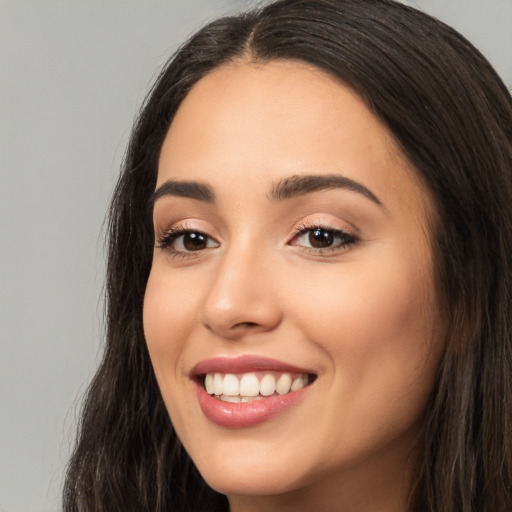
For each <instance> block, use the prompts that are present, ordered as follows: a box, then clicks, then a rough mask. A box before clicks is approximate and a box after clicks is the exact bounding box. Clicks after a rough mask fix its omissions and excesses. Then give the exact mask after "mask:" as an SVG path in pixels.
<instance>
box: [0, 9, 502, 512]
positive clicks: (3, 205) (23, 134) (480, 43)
mask: <svg viewBox="0 0 512 512" xmlns="http://www.w3.org/2000/svg"><path fill="white" fill-rule="evenodd" d="M408 3H411V4H412V5H415V6H417V7H420V8H421V9H423V10H426V11H428V12H430V13H432V14H434V15H436V16H437V17H439V18H441V19H443V20H445V21H447V22H448V23H449V24H451V25H453V26H454V27H455V28H457V29H458V30H459V31H461V32H462V33H463V34H465V35H466V36H467V37H468V38H469V39H470V40H471V41H472V42H473V43H474V44H475V45H476V46H477V47H479V48H480V49H481V50H482V51H483V53H484V54H485V55H486V56H487V57H488V58H489V59H490V60H491V62H492V63H493V64H494V66H495V67H496V68H497V69H498V71H499V73H500V74H501V76H502V77H503V78H504V80H505V82H506V83H507V84H509V85H512V56H511V53H512V31H511V30H510V25H511V22H512V0H485V1H484V0H449V1H445V0H423V1H421V0H417V1H412V0H411V1H410V2H408ZM251 5H255V2H251V1H250V0H245V1H242V0H166V1H163V0H138V1H137V0H0V223H1V224H0V347H1V351H0V512H50V511H57V510H60V488H61V485H62V475H63V470H64V467H65V463H66V460H67V458H68V456H69V451H70V446H71V445H72V441H73V435H74V429H75V425H76V418H77V411H78V410H79V403H80V397H81V396H82V394H83V392H84V390H85V388H86V386H87V383H88V381H89V380H90V378H91V376H92V375H93V372H94V369H95V367H96V364H97V362H98V360H99V357H100V354H101V345H102V321H101V318H102V313H101V289H102V283H103V270H104V265H103V241H104V239H103V231H102V222H103V219H104V214H105V211H106V208H107V205H108V200H109V197H110V194H111V191H112V188H113V186H114V183H115V180H116V177H117V172H118V167H119V164H120V161H121V158H122V155H123V151H124V148H125V145H126V141H127V138H128V134H129V130H130V126H131V124H132V121H133V119H134V116H135V114H136V111H137V107H138V106H139V105H140V103H141V101H142V99H143V97H144V94H145V92H146V91H147V90H148V86H149V84H150V83H151V81H152V79H153V78H154V77H155V74H156V72H157V70H158V69H159V68H160V66H161V65H162V64H163V63H164V62H165V61H166V59H167V58H168V56H169V55H170V54H171V53H172V51H173V50H174V49H175V48H176V45H177V44H178V43H179V42H181V41H183V40H184V39H185V37H186V36H187V35H188V34H190V33H191V32H192V31H193V30H195V29H197V28H199V27H200V26H201V25H202V24H203V23H204V22H206V21H207V20H209V19H211V18H213V17H216V16H218V15H220V14H223V13H227V12H233V11H236V10H239V9H241V8H245V7H248V6H251Z"/></svg>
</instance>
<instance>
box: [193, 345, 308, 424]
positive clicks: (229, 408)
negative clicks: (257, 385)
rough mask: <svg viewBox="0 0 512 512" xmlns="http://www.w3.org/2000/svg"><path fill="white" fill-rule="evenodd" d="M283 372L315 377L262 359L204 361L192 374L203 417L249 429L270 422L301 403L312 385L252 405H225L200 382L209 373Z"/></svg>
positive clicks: (278, 362)
mask: <svg viewBox="0 0 512 512" xmlns="http://www.w3.org/2000/svg"><path fill="white" fill-rule="evenodd" d="M265 370H268V371H280V372H289V373H307V374H314V372H312V371H311V370H308V369H305V368H299V367H297V366H293V365H290V364H288V363H285V362H283V361H278V360H276V359H270V358H267V357H259V356H248V355H244V356H238V357H216V358H211V359H205V360H204V361H201V362H200V363H198V364H197V365H196V366H194V368H193V369H192V371H191V378H192V381H193V383H194V387H195V391H196V396H197V399H198V401H199V406H200V407H201V410H202V412H203V414H204V415H205V416H206V418H208V419H209V420H210V421H211V422H213V423H215V424H217V425H220V426H222V427H227V428H247V427H251V426H254V425H258V424H259V423H263V422H265V421H268V420H270V419H272V418H274V417H275V416H277V415H279V414H281V413H283V412H285V411H287V410H288V409H289V408H290V407H292V406H294V405H296V404H297V403H298V402H300V401H301V400H302V399H303V398H304V396H305V395H306V394H307V393H308V392H309V388H310V387H311V386H306V387H304V388H302V389H299V390H297V391H291V392H289V393H286V394H284V395H272V396H269V397H266V398H263V399H262V400H254V401H251V402H241V403H230V402H223V401H222V400H219V399H217V398H215V397H212V396H210V395H209V394H208V393H207V392H206V390H205V389H204V387H203V386H202V383H201V381H200V379H199V377H200V376H201V375H204V374H205V373H211V372H218V373H246V372H256V371H265Z"/></svg>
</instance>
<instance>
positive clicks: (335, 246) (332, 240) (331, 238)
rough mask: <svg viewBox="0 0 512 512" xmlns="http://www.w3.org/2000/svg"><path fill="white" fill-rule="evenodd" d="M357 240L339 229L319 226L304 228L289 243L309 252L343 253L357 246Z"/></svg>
mask: <svg viewBox="0 0 512 512" xmlns="http://www.w3.org/2000/svg"><path fill="white" fill-rule="evenodd" d="M358 241H359V240H358V238H357V237H356V236H354V235H352V234H350V233H346V232H345V231H342V230H341V229H330V228H324V227H321V226H314V227H311V228H304V229H303V230H301V231H300V232H299V233H298V234H297V235H296V236H295V237H294V238H293V240H292V241H291V242H290V245H294V246H299V247H303V248H305V249H309V250H310V251H313V252H317V253H322V252H324V251H337V250H340V251H344V250H346V249H348V248H349V247H350V246H352V245H355V244H357V242H358Z"/></svg>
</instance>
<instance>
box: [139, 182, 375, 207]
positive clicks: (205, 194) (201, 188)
mask: <svg viewBox="0 0 512 512" xmlns="http://www.w3.org/2000/svg"><path fill="white" fill-rule="evenodd" d="M340 188H341V189H345V190H349V191H351V192H356V193H358V194H361V195H362V196H364V197H366V198H367V199H369V200H370V201H373V202H374V203H375V204H377V205H379V206H380V207H382V208H384V205H383V204H382V202H381V201H380V199H379V198H378V197H377V196H376V195H375V194H374V193H373V192H372V191H371V190H369V189H368V188H367V187H365V186H364V185H362V184H361V183H359V182H357V181H354V180H351V179H350V178H347V177H346V176H342V175H340V174H323V175H316V174H313V175H295V176H290V177H288V178H284V179H282V180H280V181H278V182H277V183H275V184H274V185H273V186H272V188H271V189H270V192H269V194H268V197H269V199H271V200H274V201H282V200H285V199H291V198H293V197H297V196H300V195H304V194H309V193H311V192H316V191H319V190H329V189H331V190H332V189H340ZM164 196H174V197H187V198H190V199H197V200H199V201H204V202H207V203H215V193H214V191H213V188H212V187H211V186H210V185H207V184H206V183H199V182H197V181H176V180H168V181H166V182H165V183H164V184H163V185H161V186H160V187H158V188H157V189H156V190H155V192H154V193H153V194H152V195H151V197H150V198H149V205H150V206H153V205H154V204H155V202H156V201H157V200H158V199H160V198H161V197H164Z"/></svg>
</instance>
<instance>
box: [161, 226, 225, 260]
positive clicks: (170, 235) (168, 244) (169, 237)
mask: <svg viewBox="0 0 512 512" xmlns="http://www.w3.org/2000/svg"><path fill="white" fill-rule="evenodd" d="M187 234H196V235H200V236H203V237H204V238H205V239H207V240H213V238H212V237H211V236H210V235H208V234H207V233H205V232H204V231H201V230H199V229H191V228H187V227H185V226H176V227H174V228H170V229H168V230H167V231H166V232H165V233H164V234H163V235H162V236H161V237H160V238H159V239H158V240H157V247H158V248H159V249H162V250H164V251H167V252H168V253H169V254H170V255H171V256H172V257H173V258H193V257H194V256H199V253H200V252H201V250H197V251H178V250H176V249H173V247H172V244H173V243H174V242H176V240H177V239H178V238H179V237H181V236H184V235H187ZM215 242H216V241H215ZM207 243H208V242H207ZM216 243H217V242H216Z"/></svg>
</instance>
